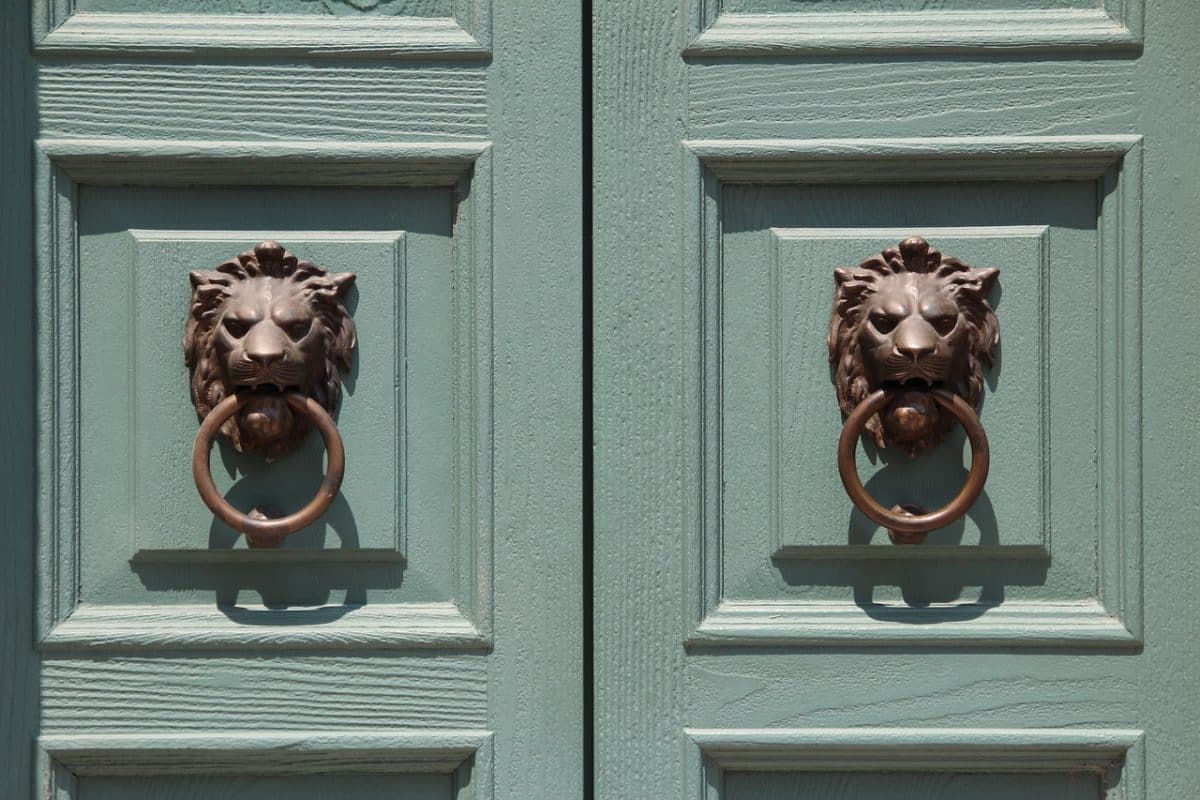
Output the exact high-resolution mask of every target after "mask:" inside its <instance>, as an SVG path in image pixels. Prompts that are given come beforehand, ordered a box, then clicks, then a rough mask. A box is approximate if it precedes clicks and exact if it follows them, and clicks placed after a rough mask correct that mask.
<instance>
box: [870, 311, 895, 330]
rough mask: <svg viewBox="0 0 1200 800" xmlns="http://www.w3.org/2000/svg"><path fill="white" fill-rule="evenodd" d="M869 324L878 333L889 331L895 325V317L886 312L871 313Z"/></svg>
mask: <svg viewBox="0 0 1200 800" xmlns="http://www.w3.org/2000/svg"><path fill="white" fill-rule="evenodd" d="M871 326H872V327H873V328H875V330H877V331H879V332H880V333H891V332H892V330H893V329H895V327H896V318H895V317H892V316H889V315H887V314H872V315H871Z"/></svg>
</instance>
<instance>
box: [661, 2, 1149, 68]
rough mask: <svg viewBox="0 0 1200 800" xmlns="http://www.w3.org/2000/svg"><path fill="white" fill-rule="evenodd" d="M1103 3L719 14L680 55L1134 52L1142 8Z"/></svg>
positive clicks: (1137, 3) (1123, 3)
mask: <svg viewBox="0 0 1200 800" xmlns="http://www.w3.org/2000/svg"><path fill="white" fill-rule="evenodd" d="M712 4H713V5H715V4H716V3H715V2H713V3H712ZM1107 5H1109V6H1111V7H1112V8H1113V11H1109V10H1106V9H1104V8H1059V9H1055V8H1034V9H1015V10H1003V9H994V10H993V9H978V10H976V9H972V10H956V9H946V8H942V7H938V8H932V9H929V10H922V11H888V10H884V11H874V10H873V13H870V14H865V15H864V14H861V13H857V12H856V11H845V12H837V11H823V10H818V11H801V12H799V13H784V14H779V13H773V14H759V13H739V14H718V15H717V16H716V19H715V20H714V21H713V23H712V24H711V25H709V26H708V27H707V28H706V29H705V30H704V31H703V32H702V33H700V35H699V36H697V37H696V38H695V39H694V40H693V41H692V42H691V43H690V44H689V45H688V47H687V49H686V50H685V51H684V54H685V55H688V56H703V57H712V56H730V55H736V56H778V55H782V54H787V55H795V54H820V55H825V56H829V55H845V54H857V53H872V52H883V53H897V52H906V51H920V52H930V51H942V52H995V51H1000V52H1004V51H1020V52H1022V53H1031V52H1043V51H1047V52H1048V51H1059V50H1076V49H1087V50H1128V49H1136V48H1137V47H1139V46H1140V45H1141V41H1142V40H1141V15H1142V8H1141V3H1140V2H1132V3H1131V2H1122V0H1110V2H1109V3H1108V4H1107ZM1114 11H1116V12H1118V13H1113V12H1114Z"/></svg>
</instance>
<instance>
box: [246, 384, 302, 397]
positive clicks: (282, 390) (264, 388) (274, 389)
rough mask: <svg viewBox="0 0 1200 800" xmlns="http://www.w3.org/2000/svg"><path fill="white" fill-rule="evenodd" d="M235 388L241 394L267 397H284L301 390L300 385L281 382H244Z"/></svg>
mask: <svg viewBox="0 0 1200 800" xmlns="http://www.w3.org/2000/svg"><path fill="white" fill-rule="evenodd" d="M235 388H236V389H237V390H238V391H240V392H249V393H250V394H252V395H266V396H275V395H282V394H287V393H288V392H299V391H300V390H301V387H300V386H299V384H292V383H282V382H279V381H243V382H239V383H237V384H235Z"/></svg>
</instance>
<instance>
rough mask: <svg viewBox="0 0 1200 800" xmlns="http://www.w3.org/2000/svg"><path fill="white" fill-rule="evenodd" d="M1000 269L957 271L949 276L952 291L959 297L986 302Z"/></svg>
mask: <svg viewBox="0 0 1200 800" xmlns="http://www.w3.org/2000/svg"><path fill="white" fill-rule="evenodd" d="M999 276H1000V270H998V269H995V268H993V267H987V268H986V269H973V270H970V271H967V272H957V273H955V274H954V275H953V276H952V277H951V278H950V285H951V286H953V287H954V293H955V294H956V295H957V296H958V297H961V298H965V299H969V300H974V301H977V302H980V303H986V302H987V296H988V294H989V293H990V292H991V291H992V287H994V286H995V285H996V279H997V278H998V277H999Z"/></svg>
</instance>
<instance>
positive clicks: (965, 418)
mask: <svg viewBox="0 0 1200 800" xmlns="http://www.w3.org/2000/svg"><path fill="white" fill-rule="evenodd" d="M894 394H895V390H893V389H878V390H876V391H875V392H872V393H871V394H870V395H868V397H867V399H866V400H863V401H862V402H861V403H859V404H858V406H856V407H855V409H854V410H853V411H851V412H850V416H848V417H847V418H846V424H845V426H844V427H843V428H842V435H841V437H840V438H839V439H838V453H837V459H838V474H839V475H841V478H842V485H843V486H845V487H846V494H848V495H849V496H850V500H851V501H852V502H853V503H854V505H855V506H857V507H858V510H859V511H861V512H862V513H863V514H864V515H865V516H866V517H867V518H868V519H870V520H871V521H873V522H876V523H878V524H880V525H883V526H884V527H886V528H888V529H889V530H892V531H896V532H898V533H909V534H911V533H928V532H929V531H932V530H937V529H938V528H944V527H946V526H947V525H949V524H950V523H951V522H954V521H955V520H956V519H958V518H959V517H961V516H962V515H963V514H966V513H967V511H968V510H969V509H970V508H971V506H972V505H974V503H975V501H976V500H978V499H979V494H980V492H982V491H983V484H984V483H985V482H987V476H988V467H989V466H990V464H991V455H990V453H989V451H988V440H987V432H986V431H984V429H983V423H982V422H980V421H979V417H978V415H976V413H975V410H974V409H972V408H971V406H970V404H969V403H967V401H966V400H964V399H962V398H961V397H959V396H958V395H956V394H953V393H951V392H948V391H946V390H945V389H935V390H934V391H933V392H932V393H931V394H932V395H933V399H934V400H935V401H937V404H938V405H940V406H941V407H942V408H944V409H946V410H947V411H949V412H950V413H951V414H953V415H954V416H955V417H956V418H957V419H958V421H959V424H961V425H962V426H963V430H964V431H966V433H967V439H968V440H969V441H970V442H971V471H970V473H969V474H968V475H967V482H966V483H965V484H963V487H962V489H960V490H959V492H958V494H957V495H955V496H954V499H953V500H951V501H950V502H949V503H947V504H946V505H945V506H942V507H941V508H939V509H938V510H937V511H932V512H930V513H928V514H916V515H911V514H900V513H897V512H895V511H889V510H888V509H886V508H884V507H883V506H882V505H880V504H879V502H878V501H877V500H875V498H874V497H871V495H870V494H868V493H867V489H866V487H865V486H863V483H862V481H861V480H859V477H858V467H857V465H856V463H855V451H856V450H857V449H858V437H859V435H861V434H862V432H863V428H864V427H866V424H867V420H869V419H871V417H872V416H873V415H875V414H877V413H878V412H880V411H882V410H883V409H884V408H886V407H887V405H888V403H890V402H891V401H892V397H893V395H894Z"/></svg>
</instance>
